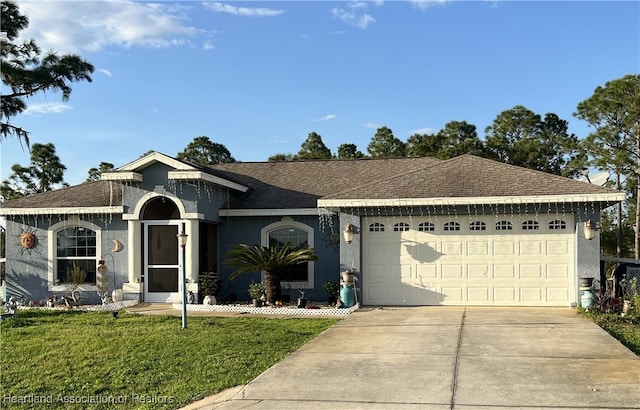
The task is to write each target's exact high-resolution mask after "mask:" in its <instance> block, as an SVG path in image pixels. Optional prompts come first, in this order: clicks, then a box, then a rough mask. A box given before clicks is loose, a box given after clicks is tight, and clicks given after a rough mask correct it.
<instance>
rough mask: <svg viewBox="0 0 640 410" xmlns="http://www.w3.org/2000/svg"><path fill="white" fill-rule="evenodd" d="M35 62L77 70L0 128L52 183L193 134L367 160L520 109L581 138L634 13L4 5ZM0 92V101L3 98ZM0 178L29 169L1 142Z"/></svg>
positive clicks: (232, 146)
mask: <svg viewBox="0 0 640 410" xmlns="http://www.w3.org/2000/svg"><path fill="white" fill-rule="evenodd" d="M18 4H19V6H20V10H21V11H22V12H23V13H24V14H26V15H27V16H28V17H29V18H30V26H29V29H28V30H26V31H25V32H23V34H24V36H25V37H27V38H34V39H35V40H36V42H37V43H38V44H39V45H40V46H41V48H42V49H43V50H48V49H52V50H55V51H57V52H74V53H77V54H80V55H82V56H83V57H85V58H86V59H87V60H88V61H89V62H91V63H92V64H93V65H94V66H95V68H96V71H95V73H94V74H93V82H92V83H76V84H74V85H73V86H72V87H73V92H72V94H71V98H70V100H69V101H67V102H62V101H61V99H60V94H58V93H53V92H49V93H47V94H41V95H38V96H36V97H33V98H31V99H29V100H28V103H29V105H30V107H29V110H28V111H27V112H26V113H24V114H22V115H20V116H18V117H15V118H13V119H12V123H13V124H15V125H19V126H21V127H23V128H25V129H26V130H28V131H29V132H30V139H31V142H32V143H49V142H51V143H53V144H54V145H55V147H56V152H57V154H58V156H59V157H60V159H61V161H62V163H63V164H65V165H66V167H67V172H66V173H65V180H66V182H68V183H70V184H76V183H80V182H82V181H84V180H85V179H86V177H87V171H88V170H89V168H91V167H97V166H98V164H99V163H100V162H101V161H106V162H111V163H113V164H114V165H115V166H121V165H124V164H125V163H128V162H130V161H132V160H134V159H136V158H138V157H139V156H140V155H142V154H143V153H145V152H147V151H149V150H156V151H160V152H163V153H165V154H168V155H172V156H175V155H176V154H177V153H178V152H180V151H182V150H183V149H184V148H185V147H186V146H187V144H188V143H189V142H191V141H192V140H193V139H194V138H195V137H197V136H200V135H206V136H208V137H209V138H210V139H211V140H212V141H214V142H218V143H221V144H224V145H225V146H226V147H227V148H228V149H229V151H230V152H231V154H232V155H233V156H234V157H235V158H236V159H237V160H240V161H266V160H267V158H268V157H269V156H271V155H273V154H276V153H296V152H297V151H298V150H299V149H300V145H301V144H302V142H303V141H304V140H305V139H306V137H307V135H308V134H309V133H310V132H313V131H315V132H317V133H318V134H320V135H321V136H322V138H323V141H324V142H325V144H326V145H327V146H328V147H329V148H330V149H331V150H332V152H335V151H336V149H337V147H338V146H339V145H340V144H342V143H354V144H356V145H357V146H358V148H359V149H360V150H361V151H363V152H366V148H367V145H368V144H369V142H370V140H371V138H372V137H373V135H374V134H375V130H376V128H377V127H380V126H383V125H384V126H387V127H389V128H391V129H392V130H393V132H394V135H395V136H396V137H398V138H400V139H401V140H403V141H406V140H407V138H408V137H409V136H410V135H412V134H413V133H416V132H435V131H437V130H439V129H441V128H442V127H443V126H444V125H445V124H446V123H448V122H450V121H454V120H456V121H462V120H465V121H467V122H469V123H472V124H474V125H476V127H477V128H478V132H479V134H480V136H481V137H482V136H483V135H484V129H485V127H487V126H488V125H491V123H492V121H493V119H494V118H495V117H496V116H497V115H498V114H499V113H500V112H502V111H504V110H506V109H509V108H512V107H514V106H515V105H524V106H525V107H527V108H529V109H531V110H532V111H534V112H536V113H538V114H540V115H544V114H545V113H548V112H553V113H556V114H558V115H559V116H560V117H561V118H563V119H565V120H567V121H569V124H570V131H571V132H573V133H575V134H576V135H578V136H579V137H584V136H586V135H587V134H588V133H589V132H590V130H591V129H590V128H588V126H587V124H586V123H584V122H583V121H580V120H578V119H576V118H575V117H573V113H574V112H575V109H576V105H577V104H578V103H579V102H580V101H582V100H584V99H586V98H588V97H589V96H590V95H591V94H592V93H593V91H594V89H595V88H596V87H597V86H600V85H604V84H605V83H606V82H607V81H609V80H613V79H617V78H620V77H622V76H624V75H626V74H636V73H638V72H640V2H636V1H633V2H631V1H627V2H611V1H606V2H605V1H602V2H576V1H567V2H552V1H537V2H522V1H467V2H462V1H423V2H403V1H385V2H382V1H375V2H374V1H361V2H346V1H337V2H330V1H315V2H310V1H281V2H269V1H260V2H248V1H227V2H202V1H155V2H132V1H126V0H124V1H117V2H111V1H106V0H102V1H69V2H65V1H19V2H18ZM2 90H3V93H5V92H6V89H5V88H4V86H3V89H2ZM0 147H1V149H2V153H1V159H2V164H1V168H0V171H1V172H0V178H1V179H3V180H4V179H6V178H8V177H9V175H10V168H11V165H12V164H14V163H20V164H21V165H25V166H26V165H28V164H29V153H28V152H27V151H26V150H24V149H23V148H22V147H21V145H20V144H19V143H18V142H17V141H16V140H15V139H7V140H3V141H2V144H1V145H0Z"/></svg>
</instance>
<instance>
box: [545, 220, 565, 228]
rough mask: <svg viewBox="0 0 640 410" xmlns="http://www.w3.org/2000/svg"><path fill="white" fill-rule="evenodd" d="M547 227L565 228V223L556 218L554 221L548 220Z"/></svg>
mask: <svg viewBox="0 0 640 410" xmlns="http://www.w3.org/2000/svg"><path fill="white" fill-rule="evenodd" d="M549 229H551V230H556V229H567V223H566V222H565V221H562V220H560V219H556V220H554V221H550V222H549Z"/></svg>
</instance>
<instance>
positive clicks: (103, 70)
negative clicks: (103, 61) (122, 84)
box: [98, 68, 113, 77]
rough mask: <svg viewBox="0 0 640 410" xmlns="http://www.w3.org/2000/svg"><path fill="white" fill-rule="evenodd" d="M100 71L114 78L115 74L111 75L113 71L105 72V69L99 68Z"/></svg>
mask: <svg viewBox="0 0 640 410" xmlns="http://www.w3.org/2000/svg"><path fill="white" fill-rule="evenodd" d="M98 71H100V72H101V73H102V74H104V75H106V76H109V77H113V74H111V71H109V70H105V69H104V68H99V69H98Z"/></svg>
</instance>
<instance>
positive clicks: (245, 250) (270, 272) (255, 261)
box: [224, 243, 318, 304]
mask: <svg viewBox="0 0 640 410" xmlns="http://www.w3.org/2000/svg"><path fill="white" fill-rule="evenodd" d="M317 259H318V257H317V256H316V253H315V250H314V249H313V248H310V247H309V246H308V245H300V246H297V247H295V248H292V247H291V246H290V244H289V243H286V244H285V245H283V246H259V245H254V246H249V245H246V244H239V245H234V246H232V247H231V248H230V249H229V251H228V252H227V254H226V257H225V260H224V266H226V267H234V268H236V270H235V271H234V272H233V273H232V274H231V275H230V276H229V279H230V280H233V279H235V278H237V277H238V276H239V275H242V274H245V273H251V272H260V271H265V283H266V287H267V302H269V303H270V304H274V303H275V302H276V301H277V300H281V296H282V287H281V285H280V280H281V272H282V270H283V269H285V268H287V267H288V266H292V265H299V264H301V263H306V262H311V261H315V260H317Z"/></svg>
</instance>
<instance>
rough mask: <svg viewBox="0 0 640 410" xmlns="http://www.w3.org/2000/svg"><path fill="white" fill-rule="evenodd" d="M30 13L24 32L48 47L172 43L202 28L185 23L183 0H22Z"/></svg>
mask: <svg viewBox="0 0 640 410" xmlns="http://www.w3.org/2000/svg"><path fill="white" fill-rule="evenodd" d="M18 5H19V7H20V12H21V13H23V14H24V15H26V16H28V17H29V27H28V28H27V29H26V30H24V31H23V32H22V33H21V34H22V36H23V37H24V38H34V39H35V40H36V43H37V44H38V45H39V46H40V48H42V50H44V51H46V50H48V49H53V50H55V51H57V52H59V53H65V52H74V53H75V52H80V51H90V52H97V51H100V50H102V49H103V48H105V47H106V46H109V45H116V46H120V47H133V46H143V47H154V48H159V47H172V46H180V45H184V44H188V39H189V38H192V37H194V36H195V35H196V34H197V33H198V30H196V29H195V28H194V27H190V26H188V25H187V24H185V20H186V17H185V16H184V11H185V10H186V9H187V8H186V7H185V6H181V5H165V4H152V3H140V2H135V1H131V0H119V1H114V0H101V1H37V2H36V1H20V2H19V4H18Z"/></svg>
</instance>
